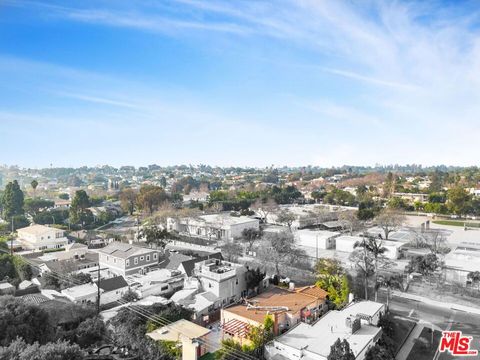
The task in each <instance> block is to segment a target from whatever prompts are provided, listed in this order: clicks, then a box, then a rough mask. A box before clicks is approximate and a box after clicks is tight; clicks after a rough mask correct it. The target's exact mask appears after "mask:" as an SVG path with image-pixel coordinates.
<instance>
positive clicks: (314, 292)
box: [297, 285, 328, 299]
mask: <svg viewBox="0 0 480 360" xmlns="http://www.w3.org/2000/svg"><path fill="white" fill-rule="evenodd" d="M297 293H300V294H305V295H309V296H313V297H314V298H316V299H326V298H327V296H328V292H326V291H325V290H323V289H320V288H319V287H318V286H315V285H311V286H305V287H302V288H299V289H297Z"/></svg>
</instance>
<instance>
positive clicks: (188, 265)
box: [182, 252, 223, 276]
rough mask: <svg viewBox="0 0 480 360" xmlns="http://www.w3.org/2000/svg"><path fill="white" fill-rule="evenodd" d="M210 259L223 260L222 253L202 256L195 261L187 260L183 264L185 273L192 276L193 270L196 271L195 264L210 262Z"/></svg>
mask: <svg viewBox="0 0 480 360" xmlns="http://www.w3.org/2000/svg"><path fill="white" fill-rule="evenodd" d="M208 259H219V260H223V256H222V253H221V252H216V253H213V254H209V255H206V256H201V257H198V258H195V259H191V260H187V261H183V262H182V266H183V269H184V270H185V273H186V274H187V276H192V273H193V269H195V264H196V263H198V262H200V261H203V260H208Z"/></svg>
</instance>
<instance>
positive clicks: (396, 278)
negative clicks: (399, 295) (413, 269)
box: [383, 275, 403, 310]
mask: <svg viewBox="0 0 480 360" xmlns="http://www.w3.org/2000/svg"><path fill="white" fill-rule="evenodd" d="M383 286H385V287H386V288H387V310H388V307H389V305H390V290H391V289H401V290H402V289H403V279H402V276H401V275H390V276H388V277H387V278H385V279H383Z"/></svg>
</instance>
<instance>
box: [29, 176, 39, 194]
mask: <svg viewBox="0 0 480 360" xmlns="http://www.w3.org/2000/svg"><path fill="white" fill-rule="evenodd" d="M30 185H31V186H32V189H33V197H35V192H36V191H37V186H38V181H37V180H32V182H31V183H30Z"/></svg>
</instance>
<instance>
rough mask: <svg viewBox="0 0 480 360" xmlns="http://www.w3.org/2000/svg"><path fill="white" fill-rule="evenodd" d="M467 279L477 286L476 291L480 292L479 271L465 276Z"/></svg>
mask: <svg viewBox="0 0 480 360" xmlns="http://www.w3.org/2000/svg"><path fill="white" fill-rule="evenodd" d="M467 279H469V280H471V281H472V285H473V284H477V289H479V290H480V271H472V272H469V273H468V274H467Z"/></svg>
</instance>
